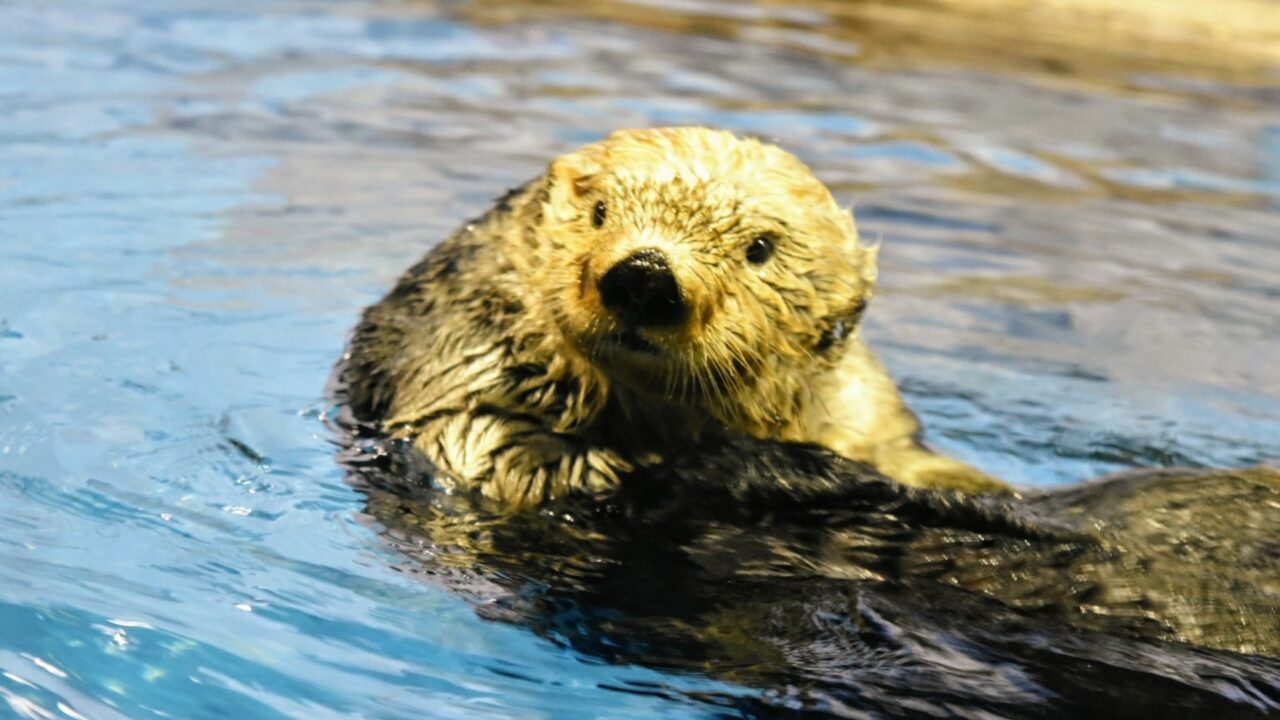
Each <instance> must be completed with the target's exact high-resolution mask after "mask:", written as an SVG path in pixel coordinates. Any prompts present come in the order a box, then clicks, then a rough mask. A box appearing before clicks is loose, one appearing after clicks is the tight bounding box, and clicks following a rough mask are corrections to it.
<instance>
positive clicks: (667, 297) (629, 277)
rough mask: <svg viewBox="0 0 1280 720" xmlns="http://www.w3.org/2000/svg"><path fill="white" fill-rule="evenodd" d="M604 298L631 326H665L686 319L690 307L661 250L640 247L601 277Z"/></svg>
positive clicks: (601, 294)
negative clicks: (686, 303)
mask: <svg viewBox="0 0 1280 720" xmlns="http://www.w3.org/2000/svg"><path fill="white" fill-rule="evenodd" d="M600 297H601V299H603V300H604V306H605V307H607V308H609V309H610V310H612V311H613V312H614V314H616V315H617V316H618V318H619V319H621V320H622V321H623V322H625V323H627V324H629V325H635V326H638V327H663V326H669V325H677V324H679V323H680V322H681V321H682V320H684V316H685V312H686V308H685V305H684V300H682V299H681V298H680V285H679V284H677V283H676V276H675V274H674V273H672V272H671V266H670V265H668V264H667V259H666V257H664V256H663V255H662V253H661V252H658V251H657V250H655V249H653V248H647V249H644V250H638V251H636V252H634V253H632V254H631V255H629V256H627V258H626V259H624V260H622V261H621V262H619V263H618V264H617V265H614V266H613V267H611V268H609V272H607V273H605V274H604V277H602V278H600Z"/></svg>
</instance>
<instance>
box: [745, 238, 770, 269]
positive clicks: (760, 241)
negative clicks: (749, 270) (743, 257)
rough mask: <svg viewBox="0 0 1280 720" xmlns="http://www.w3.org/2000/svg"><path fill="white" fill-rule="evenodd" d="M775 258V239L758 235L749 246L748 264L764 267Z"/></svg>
mask: <svg viewBox="0 0 1280 720" xmlns="http://www.w3.org/2000/svg"><path fill="white" fill-rule="evenodd" d="M771 257H773V238H771V237H769V236H768V235H757V236H756V238H755V239H754V240H752V241H751V245H749V246H747V262H749V263H751V264H752V265H763V264H765V262H766V261H768V260H769V258H771Z"/></svg>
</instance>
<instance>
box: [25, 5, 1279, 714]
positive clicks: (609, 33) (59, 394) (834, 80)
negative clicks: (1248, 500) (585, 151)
mask: <svg viewBox="0 0 1280 720" xmlns="http://www.w3.org/2000/svg"><path fill="white" fill-rule="evenodd" d="M1241 5H1242V6H1244V7H1262V6H1256V5H1251V4H1250V3H1249V2H1248V0H1242V3H1241ZM946 7H947V5H946V4H945V3H943V4H940V5H938V6H937V8H934V9H930V6H919V7H916V6H908V9H909V14H908V15H907V16H906V17H905V19H904V18H902V17H899V16H896V15H894V14H893V13H891V12H889V9H888V8H886V7H881V6H879V5H875V4H866V5H860V6H857V7H846V6H844V5H839V4H830V3H821V2H817V1H816V0H815V2H813V3H812V4H811V5H786V6H781V5H779V6H772V5H769V4H761V5H743V4H729V3H719V2H706V3H702V2H696V1H695V2H671V3H653V4H646V5H644V6H641V5H609V6H603V5H602V6H601V7H596V8H593V9H591V10H589V11H581V12H588V13H589V16H584V15H576V14H575V12H579V11H575V10H573V6H572V5H568V4H566V5H563V6H554V7H552V8H551V9H550V11H549V12H551V14H548V15H540V14H539V13H538V12H537V9H536V8H534V7H533V6H531V5H522V4H520V3H499V2H482V3H477V4H472V5H463V4H455V3H440V4H430V3H417V2H390V1H388V2H373V1H361V2H349V3H341V4H338V3H324V2H306V1H302V2H291V1H285V0H267V1H266V2H261V3H255V4H253V5H252V6H249V5H244V4H232V3H225V4H217V3H211V2H203V1H200V0H191V1H187V0H180V1H178V2H169V3H163V4H147V3H140V2H123V1H116V0H104V1H102V2H68V3H58V4H41V3H6V4H0V107H2V108H3V110H4V112H3V114H2V115H0V502H2V503H3V505H4V507H5V508H6V512H5V513H4V514H3V515H0V569H2V572H3V582H2V583H0V670H2V671H3V672H2V673H0V696H3V698H4V700H5V701H6V702H5V703H4V704H0V714H4V713H7V714H9V715H12V716H14V717H33V718H43V717H69V718H77V717H86V718H116V717H128V718H141V717H182V718H218V717H244V718H275V717H317V718H323V717H351V716H361V717H378V718H400V717H411V716H412V717H519V718H526V717H557V718H560V717H625V716H639V717H644V716H657V715H661V716H665V717H704V716H707V715H708V714H710V713H712V712H713V711H714V705H713V704H708V703H707V702H704V701H703V700H702V699H699V698H706V697H711V696H714V697H736V696H743V695H750V694H752V693H753V692H754V691H753V690H751V689H750V688H749V687H745V686H738V685H734V684H733V683H731V682H729V681H726V680H723V679H711V678H706V677H702V676H700V675H699V674H698V673H690V672H672V671H661V670H658V669H654V668H653V667H649V666H648V665H640V664H610V663H608V662H604V661H602V660H601V659H599V655H593V654H591V653H586V652H579V651H577V650H574V649H571V648H568V647H565V646H564V645H563V644H562V643H560V644H558V643H556V642H553V641H549V640H548V639H544V638H541V637H539V636H538V635H537V634H535V632H533V631H531V630H530V629H527V628H524V627H521V626H520V625H513V624H508V623H501V622H491V621H488V620H484V619H481V617H479V616H478V615H477V613H476V611H475V609H474V608H473V606H472V605H471V604H469V603H468V601H467V600H466V599H465V598H463V597H459V596H458V595H456V594H454V593H452V592H450V591H449V590H448V589H447V588H446V587H442V586H441V585H440V584H438V583H434V584H433V583H431V582H422V580H421V579H420V578H418V577H415V576H413V575H411V574H407V573H405V572H403V571H404V570H405V569H406V562H407V561H406V559H405V558H404V557H403V556H402V555H401V554H399V553H398V552H397V551H396V550H395V549H394V548H393V547H391V546H389V545H388V544H387V543H385V542H384V541H383V539H381V538H380V537H379V534H378V526H377V525H376V524H375V523H373V522H371V521H369V520H368V519H367V518H366V517H365V516H364V515H363V514H362V512H361V510H362V508H363V505H364V499H363V497H362V496H361V495H360V494H359V493H358V492H356V491H355V490H354V489H352V488H351V486H350V485H349V484H348V482H347V478H346V477H345V475H344V472H343V470H342V469H341V468H339V467H338V465H337V464H336V463H335V461H334V452H335V448H334V445H333V435H332V433H331V431H330V430H328V429H327V428H326V425H325V423H323V422H322V419H323V416H324V415H325V414H326V412H327V411H328V409H327V407H326V404H325V399H324V385H325V381H326V378H327V376H328V373H329V369H330V367H331V365H332V363H333V362H334V361H335V360H336V359H337V357H338V356H339V354H340V353H341V348H342V345H343V343H344V339H345V336H346V332H347V331H348V329H349V328H350V327H351V326H352V325H353V324H354V322H355V320H356V318H357V315H358V313H359V310H360V309H361V308H362V307H363V306H364V305H367V304H368V303H370V302H372V301H373V300H375V299H376V298H377V297H378V296H379V294H380V293H381V292H382V291H383V290H384V289H385V288H386V287H387V286H388V285H389V284H390V282H391V281H392V280H393V279H394V277H395V276H396V275H397V274H398V273H399V272H400V271H401V270H402V269H403V268H405V267H407V266H408V265H409V264H411V263H412V262H413V261H414V260H415V259H416V258H417V257H418V256H419V255H420V254H421V253H422V252H424V251H425V250H426V249H427V248H428V247H430V246H431V244H432V243H434V242H436V241H437V240H438V239H440V238H441V237H443V236H444V235H445V234H447V233H448V232H449V231H450V230H451V229H452V228H453V227H455V226H456V225H457V224H458V223H460V222H461V221H462V220H464V219H465V218H467V217H469V216H471V215H474V214H476V213H477V212H479V211H481V210H482V209H484V208H485V207H487V206H488V205H489V203H490V202H491V199H492V198H493V197H495V196H496V195H498V194H500V192H501V191H502V190H504V189H505V188H507V187H509V186H512V185H515V184H517V183H519V182H521V181H523V180H524V179H526V178H528V177H530V176H532V175H534V174H537V173H538V172H540V170H541V168H542V167H543V166H544V164H545V162H546V161H547V159H548V158H550V157H552V156H554V155H556V154H558V153H561V152H563V151H565V150H568V149H570V148H572V147H574V146H576V145H578V144H581V143H583V142H586V141H590V140H592V139H595V138H598V137H600V136H601V135H602V134H603V133H604V132H606V131H607V130H608V129H610V128H614V127H623V126H638V125H650V124H657V123H689V122H696V123H708V124H714V125H719V126H725V127H729V128H735V129H739V130H743V131H748V132H754V133H760V134H762V135H765V136H768V137H775V138H777V139H779V140H780V141H781V142H783V143H784V144H785V145H786V146H787V147H788V148H789V149H792V150H793V151H795V152H797V153H798V154H799V155H801V156H802V157H803V158H804V159H806V160H807V161H809V162H810V163H811V164H812V165H813V166H814V167H815V169H816V170H817V172H818V174H819V176H820V177H822V178H823V179H824V180H826V181H828V182H829V183H830V184H831V186H832V187H833V188H834V189H835V190H836V192H837V195H838V196H839V197H840V199H841V200H842V201H843V202H846V203H849V204H852V205H854V206H855V207H856V212H857V214H858V217H859V222H860V227H861V229H862V232H863V233H864V234H865V235H866V236H868V237H882V238H883V243H884V246H883V250H882V253H881V257H882V281H883V282H882V292H881V293H880V294H879V295H878V296H877V298H876V300H875V302H874V304H873V305H872V307H871V309H870V311H869V313H868V316H867V317H868V326H867V330H866V332H867V335H868V337H869V338H870V340H871V342H872V344H873V345H874V346H875V347H876V348H877V349H879V350H880V352H881V353H882V355H883V356H884V358H885V360H886V362H887V364H888V365H889V366H890V368H891V369H892V370H893V371H894V373H895V374H896V375H897V376H898V377H899V378H900V379H901V380H902V383H903V386H904V389H905V391H906V392H907V394H908V396H909V399H910V400H911V402H912V403H913V405H914V407H915V408H916V409H917V410H918V411H919V412H920V414H921V415H922V417H923V418H924V420H925V424H926V427H928V428H929V429H930V433H931V438H932V439H933V440H934V442H935V444H937V445H938V446H940V447H941V448H943V449H945V450H946V451H948V452H951V453H953V454H955V455H957V456H960V457H962V458H963V459H965V460H968V461H970V462H973V463H975V464H977V465H979V466H981V467H982V468H983V469H985V470H987V471H989V472H992V473H994V474H997V475H1000V476H1003V477H1005V478H1008V479H1010V480H1012V481H1014V482H1019V483H1024V484H1029V485H1039V486H1046V485H1055V484H1063V483H1069V482H1076V481H1079V480H1082V479H1085V478H1088V477H1092V476H1094V475H1097V474H1099V473H1102V472H1108V471H1112V470H1117V469H1121V468H1127V467H1134V466H1151V465H1196V466H1221V465H1241V464H1251V463H1256V462H1259V461H1262V460H1266V459H1274V458H1276V457H1280V365H1277V363H1276V362H1275V358H1276V347H1277V340H1278V339H1280V284H1277V281H1276V278H1277V277H1280V110H1278V109H1277V108H1280V91H1278V90H1277V89H1276V82H1277V77H1278V76H1277V71H1276V66H1277V65H1276V62H1275V58H1274V54H1271V55H1267V48H1266V46H1265V44H1256V43H1255V44H1250V42H1248V41H1247V40H1248V39H1247V38H1246V39H1245V40H1241V41H1240V42H1237V43H1225V44H1224V43H1218V44H1216V45H1213V44H1209V45H1206V44H1205V42H1204V41H1202V40H1197V39H1196V38H1194V37H1191V38H1190V39H1186V38H1172V39H1168V38H1166V39H1163V40H1161V41H1160V42H1155V43H1148V44H1137V43H1135V42H1134V41H1133V40H1132V39H1131V38H1128V37H1127V36H1125V35H1124V33H1125V32H1126V30H1125V28H1124V26H1123V24H1122V23H1121V24H1120V27H1119V28H1118V29H1113V30H1112V32H1114V33H1118V35H1116V36H1107V37H1111V38H1112V39H1113V40H1115V42H1113V43H1112V46H1108V47H1111V49H1109V50H1108V49H1107V48H1104V47H1102V46H1101V45H1100V43H1102V41H1101V40H1098V39H1097V38H1098V33H1097V32H1094V31H1093V30H1091V29H1088V28H1085V29H1081V30H1080V31H1079V32H1078V33H1077V34H1074V35H1073V34H1072V33H1071V32H1069V29H1070V28H1069V27H1067V28H1066V29H1059V30H1055V31H1054V33H1055V34H1054V35H1052V37H1049V38H1047V39H1045V38H1041V40H1043V42H1041V43H1039V44H1036V43H1030V44H1031V45H1035V46H1036V48H1037V49H1036V50H1035V51H1034V52H1033V51H1030V50H1019V49H1016V47H1023V46H1025V45H1027V44H1028V43H1025V42H1022V41H1024V40H1025V39H1026V33H1027V32H1030V31H1029V30H1028V27H1029V26H1026V25H1025V23H1023V24H1020V22H1019V21H1018V16H1017V15H1014V16H1012V18H1011V19H1006V20H1005V21H1002V22H996V23H992V22H987V21H985V20H984V18H983V16H981V15H974V16H970V15H966V14H963V13H952V12H950V11H948V10H947V9H946ZM1272 7H1273V6H1272ZM904 12H906V11H904ZM910 13H914V14H910ZM1223 14H1224V18H1226V19H1227V20H1229V19H1231V18H1232V17H1234V16H1231V15H1230V13H1227V12H1225V11H1224V13H1223ZM1023 20H1024V21H1025V20H1026V19H1025V18H1023ZM1225 21H1226V20H1224V22H1225ZM1051 24H1053V25H1054V27H1060V24H1058V23H1051ZM1246 24H1247V23H1246ZM975 27H980V28H985V30H984V32H987V33H988V34H986V35H981V34H979V35H974V34H973V33H971V32H970V33H968V34H966V32H961V31H968V30H972V29H973V28H975ZM1033 37H1034V36H1033ZM966 38H969V39H967V40H966ZM973 38H977V39H973ZM982 38H986V40H982ZM1082 38H1085V39H1082ZM1117 38H1118V39H1117ZM987 43H989V44H987ZM1090 43H1092V44H1090ZM1255 45H1256V47H1255ZM1015 46H1016V47H1015ZM1115 48H1119V49H1115ZM1002 49H1007V50H1008V51H1007V52H1003V51H1002Z"/></svg>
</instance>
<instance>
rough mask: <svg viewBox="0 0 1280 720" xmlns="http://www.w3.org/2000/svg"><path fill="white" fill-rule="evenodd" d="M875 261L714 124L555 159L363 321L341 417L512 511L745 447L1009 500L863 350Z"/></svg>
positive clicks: (767, 157)
mask: <svg viewBox="0 0 1280 720" xmlns="http://www.w3.org/2000/svg"><path fill="white" fill-rule="evenodd" d="M875 275H876V250H875V249H874V248H869V247H867V246H865V245H862V244H860V243H859V242H858V236H857V231H856V229H855V227H854V222H853V218H852V216H851V215H850V214H849V213H848V212H846V211H843V210H841V209H840V208H839V207H838V206H837V205H836V203H835V200H834V199H833V198H832V196H831V194H830V192H829V191H828V190H827V189H826V187H825V186H823V185H822V184H821V183H820V182H819V181H818V180H817V179H816V178H814V177H813V175H812V174H811V173H810V171H809V170H808V168H806V167H805V166H804V165H803V164H802V163H801V162H800V161H799V160H797V159H796V158H795V157H794V156H792V155H790V154H788V153H786V152H784V151H782V150H780V149H778V148H776V147H773V146H769V145H764V144H761V143H759V142H756V141H754V140H744V139H739V138H736V137H734V136H733V135H730V134H729V133H725V132H716V131H711V130H706V129H702V128H667V129H656V130H643V131H622V132H617V133H614V134H613V135H611V136H609V137H608V138H607V139H605V140H604V141H601V142H599V143H596V144H594V145H589V146H587V147H584V148H582V149H580V150H578V151H577V152H574V153H571V154H569V155H566V156H564V157H561V158H559V159H557V160H556V161H555V162H553V163H552V164H551V166H550V169H549V170H548V172H547V173H546V174H545V175H544V176H542V177H540V178H537V179H535V180H533V181H532V182H530V183H529V184H527V185H525V186H524V187H522V188H519V189H517V190H515V191H512V192H511V193H509V194H508V195H507V196H506V197H504V198H503V199H502V200H501V201H500V202H499V203H498V205H497V207H496V208H494V209H493V210H492V211H490V212H489V213H488V214H486V215H485V216H483V217H482V218H480V219H478V220H476V221H475V222H473V223H471V224H469V225H467V226H466V227H464V228H463V229H462V230H460V231H459V232H458V233H456V234H455V235H454V236H452V237H450V238H449V239H448V240H446V241H445V242H444V243H442V244H441V245H440V246H438V247H437V248H436V249H435V250H433V251H432V252H431V253H430V254H428V255H427V257H426V258H425V259H423V260H422V262H420V263H418V264H417V265H416V266H414V267H413V268H412V269H411V270H409V272H408V273H407V274H405V275H404V277H402V278H401V279H400V281H399V283H398V284H397V286H396V287H395V288H394V289H393V290H392V291H391V292H390V293H389V294H388V295H387V296H386V297H385V298H383V300H382V301H380V302H379V303H377V304H376V305H374V306H372V307H371V308H370V309H369V310H368V311H367V312H366V313H365V315H364V318H363V321H362V322H361V324H360V325H359V327H358V328H357V330H356V332H355V335H354V338H353V340H352V342H351V346H350V349H349V352H348V354H347V356H346V358H345V359H344V360H345V362H344V366H343V370H342V378H341V379H342V383H343V385H344V387H345V392H346V397H345V401H346V402H347V403H348V404H349V405H350V406H351V408H352V409H353V410H354V411H355V413H356V415H357V416H358V417H359V418H361V419H362V420H365V421H372V422H375V423H379V424H380V426H381V429H383V430H384V431H385V432H387V433H388V434H390V435H391V436H393V437H398V438H404V439H410V440H412V442H413V445H414V446H415V447H416V448H417V449H418V450H419V451H420V452H421V453H422V454H423V455H425V456H426V458H427V459H429V460H430V461H431V462H432V464H433V465H434V468H435V475H436V477H437V478H438V479H439V481H440V482H442V483H444V484H446V485H449V486H452V487H453V488H455V489H457V490H459V491H464V492H467V491H475V490H478V491H479V492H480V494H482V495H483V496H485V497H487V498H490V499H492V500H496V501H497V502H498V503H500V504H501V505H503V506H505V507H508V508H517V507H522V506H530V505H537V504H539V503H542V502H544V501H546V500H547V499H550V498H556V497H563V496H565V495H569V494H573V493H577V492H587V493H597V494H598V493H602V492H606V491H611V490H612V489H614V488H615V487H616V485H617V484H618V482H619V480H620V478H621V477H623V476H624V475H625V474H626V473H628V472H630V471H632V470H634V469H636V468H637V467H640V466H644V465H651V464H653V463H655V462H657V461H660V460H661V459H662V458H663V457H666V456H668V455H669V454H670V453H673V452H678V451H681V450H686V449H689V448H692V447H699V446H702V447H705V446H709V445H710V444H714V443H717V442H721V441H722V440H723V439H724V438H726V437H729V436H733V435H749V436H752V437H756V438H768V439H774V440H782V441H790V442H807V443H815V444H819V445H822V446H824V447H826V448H829V449H831V450H833V451H835V452H837V453H840V454H841V455H844V456H846V457H849V458H852V459H855V460H860V461H865V462H869V463H871V464H873V465H874V466H875V467H876V468H877V469H879V470H880V471H881V472H883V473H885V474H886V475H888V476H890V477H892V478H894V479H895V480H898V481H900V482H903V483H906V484H910V485H919V486H933V487H950V488H958V489H963V490H970V491H990V490H1003V489H1005V486H1004V485H1003V484H1002V483H1000V482H999V481H996V480H994V479H992V478H990V477H988V476H986V475H983V474H982V473H980V472H979V471H977V470H975V469H973V468H971V467H969V466H967V465H964V464H962V463H960V462H958V461H956V460H953V459H950V458H946V457H943V456H940V455H937V454H935V453H932V452H930V451H929V450H928V449H926V448H925V447H924V446H923V445H922V444H921V442H920V434H921V430H920V425H919V423H918V421H917V420H916V418H915V416H914V415H913V414H912V413H911V412H910V410H908V409H907V407H906V406H905V405H904V403H903V402H902V399H901V397H900V396H899V394H898V391H897V389H896V387H895V386H894V383H893V381H892V380H891V379H890V378H889V376H888V375H887V373H886V372H885V371H884V369H883V368H882V367H881V365H880V364H879V362H878V361H877V360H876V359H875V357H874V356H873V355H872V354H871V353H870V351H869V350H868V349H867V348H866V347H865V345H863V343H862V341H861V340H860V339H859V338H858V337H857V332H856V330H857V324H858V320H859V318H860V315H861V313H862V311H863V309H864V308H865V307H866V304H867V302H868V300H869V299H870V297H871V292H872V286H873V283H874V280H875Z"/></svg>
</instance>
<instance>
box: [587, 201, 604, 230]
mask: <svg viewBox="0 0 1280 720" xmlns="http://www.w3.org/2000/svg"><path fill="white" fill-rule="evenodd" d="M606 211H607V208H605V206H604V201H603V200H601V201H600V202H597V203H596V206H595V207H594V208H593V209H592V210H591V224H592V225H594V226H596V227H600V226H602V225H604V218H605V212H606Z"/></svg>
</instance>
